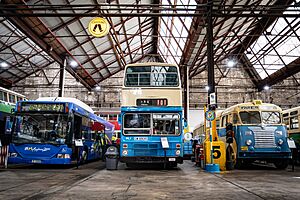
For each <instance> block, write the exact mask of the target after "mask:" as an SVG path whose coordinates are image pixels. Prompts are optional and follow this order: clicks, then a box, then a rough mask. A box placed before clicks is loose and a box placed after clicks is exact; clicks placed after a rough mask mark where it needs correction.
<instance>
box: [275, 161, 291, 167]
mask: <svg viewBox="0 0 300 200" xmlns="http://www.w3.org/2000/svg"><path fill="white" fill-rule="evenodd" d="M274 165H275V167H276V168H277V169H286V168H287V167H288V165H289V161H288V160H287V159H282V160H277V161H275V162H274Z"/></svg>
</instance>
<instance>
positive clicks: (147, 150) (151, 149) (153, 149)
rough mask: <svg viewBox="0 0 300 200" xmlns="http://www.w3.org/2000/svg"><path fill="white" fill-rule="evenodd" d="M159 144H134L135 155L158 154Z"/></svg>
mask: <svg viewBox="0 0 300 200" xmlns="http://www.w3.org/2000/svg"><path fill="white" fill-rule="evenodd" d="M157 149H158V144H134V145H133V150H134V156H157Z"/></svg>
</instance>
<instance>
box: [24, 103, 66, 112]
mask: <svg viewBox="0 0 300 200" xmlns="http://www.w3.org/2000/svg"><path fill="white" fill-rule="evenodd" d="M40 111H44V112H65V104H62V103H55V104H53V103H29V102H22V104H21V112H40Z"/></svg>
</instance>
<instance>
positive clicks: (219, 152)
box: [204, 141, 226, 171]
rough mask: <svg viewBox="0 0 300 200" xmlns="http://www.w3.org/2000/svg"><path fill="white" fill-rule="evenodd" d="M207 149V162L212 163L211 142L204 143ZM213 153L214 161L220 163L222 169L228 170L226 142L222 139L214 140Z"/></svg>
mask: <svg viewBox="0 0 300 200" xmlns="http://www.w3.org/2000/svg"><path fill="white" fill-rule="evenodd" d="M204 149H205V162H206V163H211V161H210V158H211V156H210V152H211V150H210V142H209V141H206V142H205V144H204ZM212 154H213V162H214V163H215V164H219V165H220V169H221V170H222V171H225V170H226V153H225V143H224V142H222V141H213V142H212Z"/></svg>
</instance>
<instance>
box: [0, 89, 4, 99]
mask: <svg viewBox="0 0 300 200" xmlns="http://www.w3.org/2000/svg"><path fill="white" fill-rule="evenodd" d="M0 100H1V101H4V97H3V92H2V91H0Z"/></svg>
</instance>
